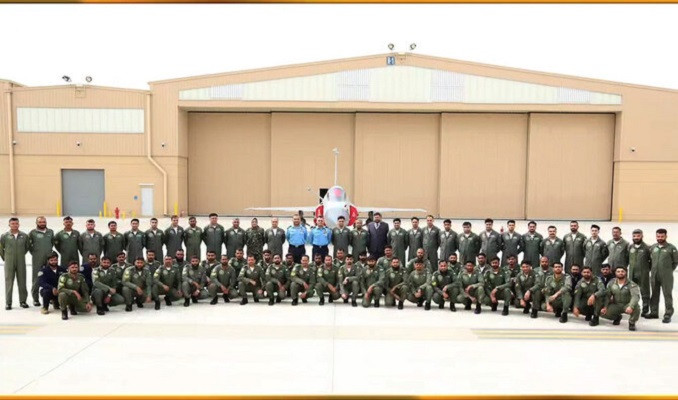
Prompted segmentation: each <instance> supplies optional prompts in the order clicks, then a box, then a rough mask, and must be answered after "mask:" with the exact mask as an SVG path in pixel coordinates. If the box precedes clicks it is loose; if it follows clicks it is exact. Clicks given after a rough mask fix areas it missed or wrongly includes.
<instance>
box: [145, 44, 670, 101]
mask: <svg viewBox="0 0 678 400" xmlns="http://www.w3.org/2000/svg"><path fill="white" fill-rule="evenodd" d="M403 55H404V56H406V57H407V58H408V59H410V60H412V59H415V60H416V59H424V60H434V61H440V62H448V63H456V64H463V65H467V66H470V67H482V68H490V69H495V70H499V71H507V72H518V73H523V74H531V75H538V76H543V77H549V78H561V79H571V80H576V81H580V82H587V83H595V84H605V85H613V86H626V87H631V88H638V89H648V90H657V91H664V92H670V93H678V90H676V89H670V88H663V87H657V86H648V85H639V84H634V83H627V82H616V81H608V80H604V79H595V78H587V77H581V76H574V75H565V74H558V73H551V72H543V71H534V70H528V69H521V68H513V67H505V66H500V65H493V64H484V63H479V62H474V61H463V60H457V59H452V58H444V57H437V56H430V55H425V54H417V53H395V52H394V53H382V54H374V55H369V56H361V57H351V58H341V59H333V60H325V61H313V62H308V63H301V64H287V65H281V66H275V67H266V68H255V69H247V70H240V71H232V72H221V73H215V74H205V75H194V76H188V77H182V78H173V79H164V80H158V81H151V82H148V84H149V85H156V84H166V83H174V82H184V81H190V80H199V79H206V78H220V77H226V76H235V75H245V74H251V73H257V72H264V71H279V70H284V69H290V68H303V67H311V66H321V65H328V64H337V63H346V62H354V61H363V60H370V59H378V58H382V57H387V56H403ZM415 66H416V65H415Z"/></svg>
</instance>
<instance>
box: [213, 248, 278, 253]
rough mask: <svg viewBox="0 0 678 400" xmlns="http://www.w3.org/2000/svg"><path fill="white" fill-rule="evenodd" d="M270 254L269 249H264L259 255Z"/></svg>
mask: <svg viewBox="0 0 678 400" xmlns="http://www.w3.org/2000/svg"><path fill="white" fill-rule="evenodd" d="M208 253H209V251H208ZM212 253H214V252H212ZM271 253H272V251H271V250H269V249H266V250H264V252H263V253H261V254H271ZM214 254H217V253H214Z"/></svg>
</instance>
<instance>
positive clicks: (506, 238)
mask: <svg viewBox="0 0 678 400" xmlns="http://www.w3.org/2000/svg"><path fill="white" fill-rule="evenodd" d="M506 226H507V227H508V230H507V231H506V232H503V233H502V234H501V266H502V267H505V266H506V265H507V264H508V259H509V257H510V256H514V257H515V258H516V262H517V261H518V254H520V253H521V252H522V251H523V237H522V236H520V234H519V233H517V232H516V221H514V220H512V219H510V220H508V221H507V222H506Z"/></svg>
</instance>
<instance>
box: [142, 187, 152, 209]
mask: <svg viewBox="0 0 678 400" xmlns="http://www.w3.org/2000/svg"><path fill="white" fill-rule="evenodd" d="M141 216H143V217H152V216H153V187H152V186H150V187H148V186H147V187H142V188H141Z"/></svg>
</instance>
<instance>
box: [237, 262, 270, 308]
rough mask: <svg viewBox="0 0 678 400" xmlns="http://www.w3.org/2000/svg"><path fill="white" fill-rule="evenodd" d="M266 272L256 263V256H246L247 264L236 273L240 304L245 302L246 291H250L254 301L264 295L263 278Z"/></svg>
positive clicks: (257, 300)
mask: <svg viewBox="0 0 678 400" xmlns="http://www.w3.org/2000/svg"><path fill="white" fill-rule="evenodd" d="M265 275H266V273H265V272H264V271H262V270H261V268H259V267H258V266H257V264H256V258H254V256H252V255H250V256H247V265H246V266H245V267H244V268H242V269H241V270H240V274H239V275H238V281H239V284H238V291H239V292H240V297H242V300H240V305H245V304H247V302H248V301H247V293H252V298H253V299H254V302H255V303H258V302H259V298H261V297H263V295H264V279H265V278H266V277H265Z"/></svg>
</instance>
